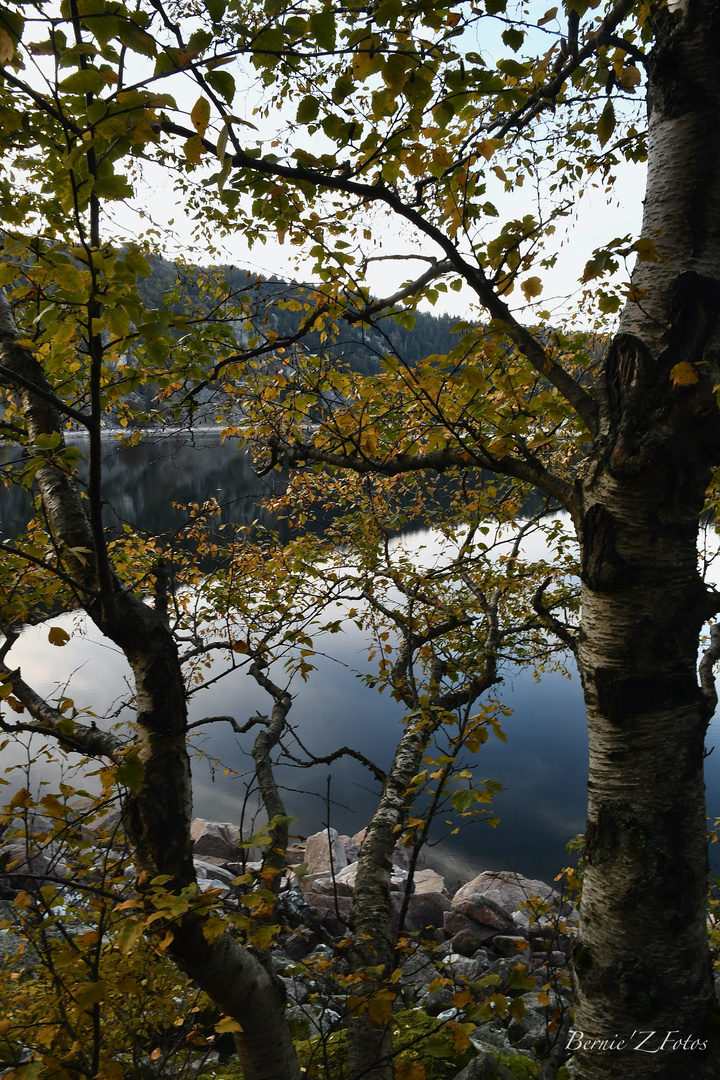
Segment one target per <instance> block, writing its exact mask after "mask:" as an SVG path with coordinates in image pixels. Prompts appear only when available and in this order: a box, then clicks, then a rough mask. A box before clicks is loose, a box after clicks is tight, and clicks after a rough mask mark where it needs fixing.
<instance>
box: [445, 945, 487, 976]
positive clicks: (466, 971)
mask: <svg viewBox="0 0 720 1080" xmlns="http://www.w3.org/2000/svg"><path fill="white" fill-rule="evenodd" d="M489 967H490V964H489V963H488V959H487V953H484V952H483V953H481V954H480V955H478V956H461V955H460V953H450V954H449V955H448V956H446V957H445V958H444V959H443V971H444V973H445V974H446V975H447V976H448V977H449V978H451V979H454V980H455V981H456V982H458V980H460V979H462V980H465V979H467V980H468V981H469V982H474V981H475V980H476V979H479V978H480V977H481V976H482V975H483V974H484V973H485V972H486V971H487V970H488V968H489Z"/></svg>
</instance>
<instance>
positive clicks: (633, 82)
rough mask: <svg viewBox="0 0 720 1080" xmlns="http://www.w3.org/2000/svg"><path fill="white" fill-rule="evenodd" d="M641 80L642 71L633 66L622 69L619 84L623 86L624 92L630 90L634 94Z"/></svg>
mask: <svg viewBox="0 0 720 1080" xmlns="http://www.w3.org/2000/svg"><path fill="white" fill-rule="evenodd" d="M641 79H642V75H641V74H640V69H639V68H636V67H634V66H633V65H631V66H630V67H626V68H623V69H622V71H621V72H620V77H619V79H618V82H619V83H620V85H621V86H622V88H623V90H630V92H631V93H632V91H633V90H634V89H635V87H636V86H637V85H638V83H639V82H640V80H641Z"/></svg>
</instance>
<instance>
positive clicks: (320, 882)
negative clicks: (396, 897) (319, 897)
mask: <svg viewBox="0 0 720 1080" xmlns="http://www.w3.org/2000/svg"><path fill="white" fill-rule="evenodd" d="M357 872H358V863H356V862H354V863H350V865H349V866H345V867H344V868H343V869H342V870H339V871H337V872H336V874H335V880H334V882H333V879H332V877H331V876H330V875H329V874H328V875H327V877H318V878H313V881H312V891H313V892H319V893H326V894H327V895H329V896H332V895H333V894H334V892H335V890H336V889H337V894H338V896H352V894H353V891H354V889H355V878H356V877H357ZM406 885H407V871H405V870H401V869H400V868H399V867H397V866H393V869H392V874H391V875H390V892H404V891H405V886H406Z"/></svg>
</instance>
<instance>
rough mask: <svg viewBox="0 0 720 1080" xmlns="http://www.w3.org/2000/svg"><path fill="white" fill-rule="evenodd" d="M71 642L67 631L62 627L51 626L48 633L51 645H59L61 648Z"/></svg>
mask: <svg viewBox="0 0 720 1080" xmlns="http://www.w3.org/2000/svg"><path fill="white" fill-rule="evenodd" d="M69 640H70V635H69V634H68V633H67V631H66V630H63V628H62V626H51V627H50V630H49V632H48V641H49V642H50V644H51V645H57V646H58V648H61V647H62V646H63V645H67V643H68V641H69Z"/></svg>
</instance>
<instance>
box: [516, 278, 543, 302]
mask: <svg viewBox="0 0 720 1080" xmlns="http://www.w3.org/2000/svg"><path fill="white" fill-rule="evenodd" d="M520 288H521V289H522V291H523V293H524V294H525V299H526V300H531V299H532V297H533V296H539V295H540V293H541V292H542V289H543V287H542V281H541V280H540V278H539V277H529V278H526V279H525V281H523V282H522V284H521V286H520Z"/></svg>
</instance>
